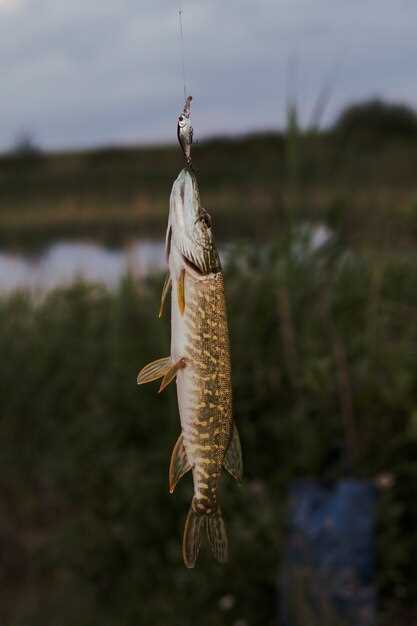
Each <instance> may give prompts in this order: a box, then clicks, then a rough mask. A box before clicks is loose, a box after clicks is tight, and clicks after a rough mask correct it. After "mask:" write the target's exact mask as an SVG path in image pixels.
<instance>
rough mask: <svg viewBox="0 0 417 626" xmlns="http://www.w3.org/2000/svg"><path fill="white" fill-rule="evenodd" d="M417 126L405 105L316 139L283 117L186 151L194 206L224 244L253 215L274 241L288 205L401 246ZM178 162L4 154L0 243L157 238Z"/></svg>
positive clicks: (413, 193)
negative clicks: (197, 201)
mask: <svg viewBox="0 0 417 626" xmlns="http://www.w3.org/2000/svg"><path fill="white" fill-rule="evenodd" d="M416 128H417V117H416V113H415V112H414V111H413V110H412V109H410V108H407V107H405V106H401V105H389V104H386V103H383V102H380V101H370V102H367V103H362V104H358V105H353V106H351V107H348V108H347V109H346V110H345V111H343V112H342V113H341V115H340V117H339V119H338V120H337V121H336V123H335V124H334V126H333V127H332V128H330V129H325V130H322V131H320V130H317V129H315V128H312V129H307V130H306V129H304V130H303V129H301V128H300V127H299V125H298V123H297V115H296V111H295V110H292V111H290V114H289V120H288V129H287V130H286V131H285V132H274V133H269V134H262V135H259V134H258V135H251V136H246V137H238V138H218V139H211V140H208V141H204V142H200V143H198V144H197V145H196V146H195V149H194V163H195V167H196V169H197V171H198V173H199V179H200V183H201V192H202V195H203V201H204V203H205V204H206V206H209V207H213V209H214V214H215V216H216V215H218V216H219V218H220V220H219V228H218V234H219V236H220V238H223V239H230V238H235V237H237V236H247V235H252V234H253V230H254V226H253V225H254V218H255V223H256V231H257V233H258V234H259V236H260V237H265V236H267V235H268V234H269V233H271V220H273V219H274V218H277V219H278V226H277V228H276V229H274V232H275V234H276V231H277V230H278V228H279V224H280V223H281V222H282V219H283V217H285V215H286V214H287V213H288V211H289V207H291V210H292V209H293V208H295V209H296V210H297V213H298V215H299V216H300V217H304V218H305V219H308V220H322V221H324V222H327V221H328V220H330V222H331V220H334V219H344V217H343V215H342V214H344V216H345V218H346V222H347V227H348V229H350V233H351V239H352V242H353V239H354V238H355V237H356V236H357V231H358V229H357V228H356V227H357V225H358V224H359V223H360V225H361V229H362V230H363V231H364V232H365V233H366V235H365V238H366V239H367V240H368V241H369V242H372V240H374V242H375V241H378V242H379V241H380V240H382V241H383V242H384V243H385V244H387V245H390V244H391V241H390V236H391V235H392V236H393V237H395V239H396V240H397V241H401V242H402V243H403V244H404V245H406V244H408V243H410V235H411V239H412V241H413V237H414V234H413V233H415V230H416V223H417V221H416V197H417V183H416V178H415V171H416V166H417V130H416ZM181 166H182V161H181V154H180V151H179V149H178V147H177V146H174V145H172V146H165V147H164V146H162V147H147V148H145V147H142V148H117V147H115V148H107V149H98V150H90V151H86V152H80V153H66V154H65V153H63V154H46V153H42V152H40V151H39V150H38V151H37V150H33V148H32V146H31V148H30V150H28V151H25V150H22V149H19V150H18V151H17V152H16V153H15V154H9V155H4V156H3V157H1V158H0V183H1V184H0V245H6V244H9V245H10V244H11V245H13V244H16V243H17V244H21V245H31V244H36V243H38V242H40V243H42V242H44V241H46V240H48V239H52V238H55V237H59V236H67V235H73V236H94V237H97V238H102V239H108V240H110V241H112V240H114V241H117V240H119V241H120V240H124V239H126V238H129V237H131V236H138V235H144V234H147V235H151V236H157V235H158V233H160V231H161V228H163V224H164V222H165V218H166V211H167V204H168V191H167V190H169V189H170V186H171V184H172V180H173V178H174V177H175V175H176V173H177V172H178V170H179V168H180V167H181ZM347 213H348V214H349V215H348V217H347V216H346V214H347ZM237 216H239V218H238V219H237ZM277 216H278V217H277ZM387 224H389V226H387ZM330 225H331V224H330ZM355 231H356V234H355Z"/></svg>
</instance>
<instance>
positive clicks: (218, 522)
mask: <svg viewBox="0 0 417 626" xmlns="http://www.w3.org/2000/svg"><path fill="white" fill-rule="evenodd" d="M206 530H207V538H208V541H209V544H210V548H211V551H212V553H213V555H214V558H215V559H216V560H217V561H219V563H226V561H227V560H228V558H229V555H228V542H227V534H226V527H225V525H224V520H223V516H222V512H221V511H220V509H217V511H216V513H214V514H213V515H206Z"/></svg>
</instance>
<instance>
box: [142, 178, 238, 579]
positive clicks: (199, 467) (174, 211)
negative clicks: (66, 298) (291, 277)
mask: <svg viewBox="0 0 417 626" xmlns="http://www.w3.org/2000/svg"><path fill="white" fill-rule="evenodd" d="M165 248H166V256H167V261H168V266H169V273H168V276H167V278H166V280H165V284H164V287H163V290H162V296H161V308H160V311H159V315H160V316H161V315H162V313H163V309H164V302H165V299H166V297H167V294H168V292H169V290H170V288H172V296H171V353H170V356H169V357H166V358H162V359H158V360H157V361H154V362H153V363H150V364H149V365H147V366H145V367H144V368H143V369H142V370H141V371H140V372H139V375H138V379H137V380H138V383H139V384H144V383H148V382H151V381H154V380H158V379H162V380H161V383H160V387H159V391H160V392H161V391H162V390H164V389H165V388H166V387H167V386H168V385H169V383H170V382H172V381H173V380H174V379H175V380H176V387H177V398H178V408H179V414H180V422H181V434H180V435H179V438H178V440H177V442H176V444H175V446H174V449H173V452H172V456H171V463H170V467H169V491H170V493H173V492H174V490H175V488H176V486H177V483H178V481H179V480H180V479H181V478H182V477H183V476H184V475H185V474H186V473H187V472H189V471H191V473H192V477H193V483H194V496H193V499H192V502H191V506H190V509H189V512H188V515H187V519H186V522H185V528H184V534H183V541H182V554H183V559H184V563H185V565H186V566H187V567H188V568H192V567H194V566H195V563H196V560H197V557H198V554H199V550H200V544H201V539H202V535H203V532H204V531H205V534H206V536H207V539H208V544H209V546H210V548H211V551H212V553H213V555H214V557H215V559H217V561H219V562H220V563H224V562H226V561H227V560H228V539H227V533H226V528H225V524H224V520H223V515H222V511H221V508H220V504H219V483H220V478H221V476H222V471H223V469H225V470H227V472H228V473H229V474H230V475H231V476H232V477H233V478H235V479H236V480H237V481H239V482H240V481H241V480H242V474H243V462H242V450H241V444H240V438H239V433H238V430H237V427H236V424H235V421H234V418H233V410H232V381H231V361H230V343H229V331H228V324H227V315H226V304H225V290H224V279H223V273H222V268H221V263H220V258H219V254H218V251H217V248H216V244H215V240H214V234H213V228H212V221H211V217H210V214H209V213H208V212H207V211H206V210H205V209H204V208H202V206H201V204H200V194H199V188H198V183H197V179H196V175H195V173H194V171H193V170H192V169H191V168H189V167H185V168H184V169H183V170H182V171H181V172H180V173H179V175H178V177H177V179H176V180H175V182H174V184H173V187H172V192H171V198H170V210H169V218H168V227H167V232H166V243H165Z"/></svg>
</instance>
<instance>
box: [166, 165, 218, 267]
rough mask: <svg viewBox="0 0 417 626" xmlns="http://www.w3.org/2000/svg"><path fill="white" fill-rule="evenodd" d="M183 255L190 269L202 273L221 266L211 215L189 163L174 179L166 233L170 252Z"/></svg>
mask: <svg viewBox="0 0 417 626" xmlns="http://www.w3.org/2000/svg"><path fill="white" fill-rule="evenodd" d="M174 248H175V249H176V250H177V252H178V253H179V254H181V255H182V259H183V261H184V263H185V264H186V265H187V266H188V268H189V269H190V271H194V272H195V273H196V274H199V275H207V274H212V273H217V272H219V271H220V270H221V267H220V260H219V255H218V252H217V248H216V244H215V241H214V235H213V232H212V229H211V219H210V216H209V214H208V213H207V211H206V210H205V209H203V208H202V207H201V203H200V193H199V189H198V183H197V179H196V176H195V174H194V172H193V171H192V170H191V169H190V168H187V167H185V168H184V169H183V170H181V172H180V173H179V175H178V177H177V178H176V180H175V181H174V184H173V186H172V191H171V197H170V210H169V219H168V228H167V234H166V254H167V258H168V259H169V257H170V255H171V252H172V251H173V249H174Z"/></svg>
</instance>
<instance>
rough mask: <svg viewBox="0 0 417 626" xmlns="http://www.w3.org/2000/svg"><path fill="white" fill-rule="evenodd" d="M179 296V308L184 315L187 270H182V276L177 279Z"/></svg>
mask: <svg viewBox="0 0 417 626" xmlns="http://www.w3.org/2000/svg"><path fill="white" fill-rule="evenodd" d="M177 298H178V308H179V310H180V313H181V315H184V311H185V270H181V273H180V276H179V278H178V281H177Z"/></svg>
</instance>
